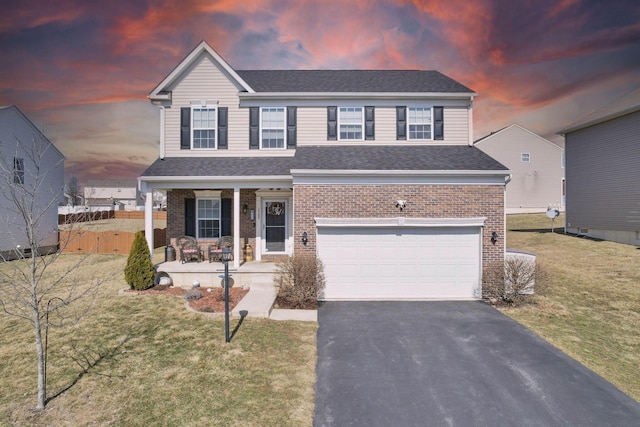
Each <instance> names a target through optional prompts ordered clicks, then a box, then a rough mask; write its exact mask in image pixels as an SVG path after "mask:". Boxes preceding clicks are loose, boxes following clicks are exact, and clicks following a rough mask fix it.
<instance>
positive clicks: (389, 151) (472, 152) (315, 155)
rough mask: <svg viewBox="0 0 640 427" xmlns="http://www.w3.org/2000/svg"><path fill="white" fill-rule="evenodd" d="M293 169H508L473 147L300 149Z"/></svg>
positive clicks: (400, 146) (387, 146)
mask: <svg viewBox="0 0 640 427" xmlns="http://www.w3.org/2000/svg"><path fill="white" fill-rule="evenodd" d="M292 169H303V170H309V169H320V170H322V169H324V170H402V171H405V170H406V171H425V170H431V171H442V170H452V171H492V170H495V171H507V170H508V168H507V167H505V166H504V165H502V164H501V163H500V162H498V161H497V160H495V159H494V158H493V157H490V156H489V155H487V154H485V153H484V152H482V151H480V150H479V149H477V148H476V147H469V146H467V145H426V146H402V145H399V146H392V145H380V146H371V145H367V146H342V147H340V146H326V147H320V146H314V147H299V148H298V149H297V150H296V156H295V158H294V160H293V166H292Z"/></svg>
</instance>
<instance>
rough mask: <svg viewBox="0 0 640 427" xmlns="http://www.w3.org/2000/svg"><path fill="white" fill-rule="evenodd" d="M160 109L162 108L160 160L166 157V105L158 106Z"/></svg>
mask: <svg viewBox="0 0 640 427" xmlns="http://www.w3.org/2000/svg"><path fill="white" fill-rule="evenodd" d="M158 108H160V158H161V159H164V155H165V142H164V121H165V107H164V105H158Z"/></svg>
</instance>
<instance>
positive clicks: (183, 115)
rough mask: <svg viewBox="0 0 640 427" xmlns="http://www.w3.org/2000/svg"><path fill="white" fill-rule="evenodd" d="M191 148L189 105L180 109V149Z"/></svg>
mask: <svg viewBox="0 0 640 427" xmlns="http://www.w3.org/2000/svg"><path fill="white" fill-rule="evenodd" d="M190 148H191V107H182V108H181V109H180V149H181V150H189V149H190Z"/></svg>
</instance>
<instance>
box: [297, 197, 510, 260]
mask: <svg viewBox="0 0 640 427" xmlns="http://www.w3.org/2000/svg"><path fill="white" fill-rule="evenodd" d="M396 200H406V201H407V205H406V207H405V208H404V209H403V211H402V212H401V211H400V209H398V208H397V207H396ZM294 206H295V214H294V242H295V243H294V245H295V246H294V251H295V252H296V253H304V252H312V253H315V250H316V233H315V230H316V227H315V222H314V217H321V218H390V217H391V218H395V217H401V216H404V217H407V218H473V217H486V218H487V219H486V221H485V223H484V229H483V235H482V253H483V260H482V261H483V263H482V264H483V268H484V267H485V266H488V265H490V264H491V263H492V262H494V261H501V260H503V258H504V237H505V236H504V187H503V186H499V185H295V186H294ZM303 231H306V232H307V233H308V237H309V242H308V244H307V246H304V245H303V244H302V242H301V240H300V236H301V235H302V232H303ZM493 231H496V232H497V233H498V241H497V242H496V244H495V245H494V244H493V243H491V232H493Z"/></svg>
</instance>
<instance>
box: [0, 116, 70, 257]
mask: <svg viewBox="0 0 640 427" xmlns="http://www.w3.org/2000/svg"><path fill="white" fill-rule="evenodd" d="M0 161H1V162H2V167H1V168H0V177H1V179H0V187H1V188H0V253H1V254H2V255H3V256H5V257H13V255H15V249H16V248H17V247H18V245H19V246H20V248H21V251H28V250H29V248H30V245H29V241H28V238H27V236H28V234H27V229H26V226H25V222H24V219H23V215H21V214H20V213H18V212H17V210H16V204H15V203H14V202H13V201H12V200H11V199H10V195H11V193H10V190H11V189H12V188H14V186H17V187H24V189H26V190H27V192H31V193H33V194H35V200H34V204H33V207H32V208H30V209H29V214H31V215H33V217H34V218H39V220H38V223H37V229H36V230H35V231H36V236H35V238H36V241H37V244H36V246H37V248H38V249H39V251H40V252H45V251H48V250H53V249H55V248H57V245H58V204H59V203H61V202H63V200H64V156H63V155H62V153H60V151H58V149H57V148H56V147H55V146H54V145H53V144H52V143H51V141H49V140H48V139H47V137H45V136H44V135H43V134H42V133H41V132H40V131H39V130H38V128H37V127H36V126H35V125H34V124H33V123H32V122H31V121H30V120H29V119H28V118H27V117H26V116H25V115H24V114H23V113H22V112H21V111H20V110H19V109H18V107H15V106H6V107H1V106H0ZM36 165H37V166H39V172H38V171H36V170H35V167H36ZM36 179H37V181H36ZM17 187H16V188H17ZM17 191H19V189H18V190H17ZM27 200H29V199H27ZM29 201H30V200H29Z"/></svg>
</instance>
